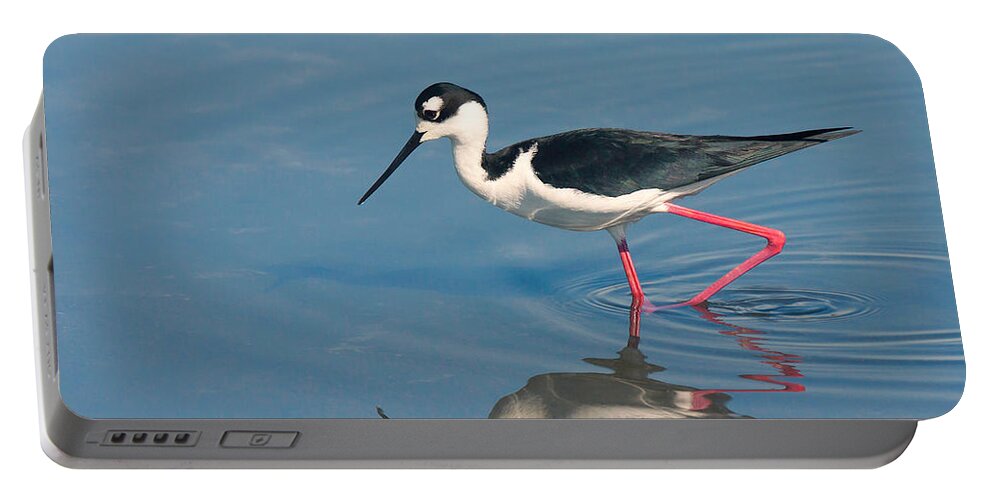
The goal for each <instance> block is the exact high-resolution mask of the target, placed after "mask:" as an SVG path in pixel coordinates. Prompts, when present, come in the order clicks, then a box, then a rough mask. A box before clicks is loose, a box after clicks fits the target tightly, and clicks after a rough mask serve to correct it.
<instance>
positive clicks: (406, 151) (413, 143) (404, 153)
mask: <svg viewBox="0 0 993 500" xmlns="http://www.w3.org/2000/svg"><path fill="white" fill-rule="evenodd" d="M422 135H424V132H417V131H416V130H415V131H414V135H412V136H410V139H408V140H407V144H404V145H403V149H401V150H400V152H399V153H397V157H396V158H394V159H393V163H390V166H389V167H386V171H385V172H383V175H380V176H379V178H378V179H376V182H374V183H373V184H372V187H371V188H369V190H368V191H366V192H365V194H364V195H362V198H360V199H359V205H361V204H362V202H364V201H365V200H367V199H368V198H369V197H370V196H372V193H375V192H376V190H377V189H379V186H382V185H383V183H384V182H386V179H389V178H390V176H391V175H393V172H395V171H396V169H397V168H399V167H400V164H401V163H403V160H406V159H407V157H408V156H410V153H412V152H413V151H414V150H415V149H417V146H420V145H421V136H422Z"/></svg>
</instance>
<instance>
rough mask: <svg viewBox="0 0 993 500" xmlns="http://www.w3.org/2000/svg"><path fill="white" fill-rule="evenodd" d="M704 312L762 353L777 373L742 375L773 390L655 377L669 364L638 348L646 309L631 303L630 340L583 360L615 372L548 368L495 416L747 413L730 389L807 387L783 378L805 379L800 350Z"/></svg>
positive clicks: (499, 404) (703, 312) (496, 410)
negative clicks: (780, 346)
mask: <svg viewBox="0 0 993 500" xmlns="http://www.w3.org/2000/svg"><path fill="white" fill-rule="evenodd" d="M693 309H695V310H696V311H697V312H698V313H699V314H700V317H701V318H703V319H705V320H707V321H709V322H711V323H714V324H716V325H718V326H720V327H721V329H720V330H718V333H720V334H722V335H728V336H731V337H734V338H735V340H736V341H737V343H738V345H739V346H740V347H741V348H742V349H744V350H747V351H753V352H757V353H760V357H761V359H762V363H763V364H765V365H768V366H770V367H772V368H773V369H774V370H775V371H776V373H775V374H743V375H740V377H741V378H743V379H746V380H752V381H757V382H763V383H767V384H770V385H773V386H776V387H772V388H768V389H734V388H727V389H716V388H715V389H699V388H695V387H688V386H683V385H676V384H669V383H666V382H663V381H661V380H656V379H653V378H650V376H651V375H652V374H655V373H660V372H662V371H664V370H665V368H664V367H662V366H658V365H655V364H652V363H649V362H648V361H647V360H646V356H645V355H644V354H643V353H642V352H641V351H640V350H639V349H638V344H639V341H640V335H641V312H640V311H639V310H638V309H637V308H632V309H631V312H630V316H629V324H628V333H629V336H628V342H627V345H626V346H624V348H622V349H621V350H620V351H618V353H617V354H618V356H617V357H616V358H611V359H600V358H585V359H583V361H585V362H587V363H589V364H591V365H595V366H599V367H602V368H607V369H609V370H610V371H611V373H593V372H581V373H546V374H542V375H536V376H534V377H531V379H529V380H528V382H527V384H526V385H525V386H524V387H522V388H521V389H520V390H518V391H517V392H515V393H513V394H510V395H507V396H504V397H503V398H501V399H500V400H499V401H497V403H496V405H495V406H494V407H493V410H492V411H490V415H489V417H490V418H748V417H747V416H746V415H741V414H738V413H735V412H734V411H732V410H731V409H729V408H728V406H727V404H728V403H729V402H730V400H731V393H763V392H764V393H772V392H803V391H804V390H805V388H804V386H803V385H801V384H799V383H797V382H794V381H783V380H781V379H782V378H792V379H796V378H802V377H803V375H802V374H801V373H800V370H799V369H798V368H797V366H798V365H799V364H800V363H801V358H800V357H799V356H797V355H793V354H788V353H784V352H779V351H773V350H770V349H767V348H765V347H763V346H762V342H761V338H762V336H763V335H765V332H761V331H758V330H754V329H751V328H745V327H741V326H738V325H734V324H731V323H728V322H727V321H725V320H723V319H721V316H719V315H717V314H715V313H713V312H711V311H710V310H709V309H708V308H707V306H706V304H703V305H698V306H694V307H693Z"/></svg>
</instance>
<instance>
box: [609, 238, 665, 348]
mask: <svg viewBox="0 0 993 500" xmlns="http://www.w3.org/2000/svg"><path fill="white" fill-rule="evenodd" d="M617 253H619V254H620V255H621V264H622V265H623V266H624V274H625V275H626V276H627V278H628V287H630V288H631V311H632V315H633V314H635V311H637V312H638V313H640V312H641V310H642V309H645V310H647V311H648V312H652V311H654V310H655V309H656V308H655V306H653V305H652V304H651V302H648V301H647V300H646V299H645V291H644V290H642V289H641V281H639V280H638V273H637V272H636V271H635V270H634V261H633V260H631V252H630V251H629V250H628V241H627V239H625V238H623V237H620V238H619V239H618V240H617ZM631 319H632V323H631V324H632V325H636V324H637V323H638V322H639V321H640V319H641V316H640V315H638V317H637V318H635V316H632V317H631ZM631 332H632V333H631V336H633V337H637V336H638V334H637V333H636V332H637V328H635V327H632V328H631Z"/></svg>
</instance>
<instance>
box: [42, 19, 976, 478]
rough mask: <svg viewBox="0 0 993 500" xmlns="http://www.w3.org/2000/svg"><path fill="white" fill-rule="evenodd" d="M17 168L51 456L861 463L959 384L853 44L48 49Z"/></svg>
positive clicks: (905, 190)
mask: <svg viewBox="0 0 993 500" xmlns="http://www.w3.org/2000/svg"><path fill="white" fill-rule="evenodd" d="M412 112H413V113H412ZM405 141H406V142H405ZM24 152H25V178H26V186H27V190H28V194H29V196H28V199H29V210H28V212H29V228H30V233H31V268H32V272H33V274H32V276H33V282H32V283H33V295H34V297H33V300H34V306H35V332H34V335H35V339H36V347H37V349H36V351H37V367H38V383H39V391H40V394H41V398H40V400H41V408H40V413H41V420H42V426H41V427H42V442H43V448H44V450H45V452H46V453H47V454H48V455H49V456H50V457H51V458H52V459H53V460H55V461H56V462H58V463H60V464H63V465H67V466H71V467H782V468H789V467H844V468H854V467H876V466H879V465H882V464H885V463H887V462H889V461H891V460H893V459H895V458H896V457H897V456H899V455H900V453H902V452H903V450H904V449H905V448H906V447H907V445H908V444H909V443H910V440H911V439H912V437H913V435H914V432H915V430H916V427H917V422H918V421H919V420H923V419H929V418H934V417H938V416H940V415H942V414H944V413H945V412H947V411H949V410H950V409H951V408H953V407H954V405H955V404H956V403H957V401H958V399H959V398H960V396H961V394H962V388H963V384H964V380H965V364H964V355H963V350H962V342H961V336H960V333H959V326H958V319H957V313H956V309H955V299H954V293H953V289H952V278H951V272H950V268H949V263H948V253H947V249H946V245H945V236H944V228H943V222H942V217H941V207H940V202H939V198H938V191H937V183H936V180H935V171H934V163H933V159H932V154H931V149H930V139H929V135H928V127H927V117H926V114H925V108H924V99H923V94H922V91H921V85H920V81H919V79H918V77H917V75H916V73H915V71H914V69H913V67H912V65H911V64H910V62H909V61H907V59H906V58H905V57H904V56H903V55H902V54H901V53H900V51H899V50H898V49H897V48H896V47H894V46H892V45H891V44H889V43H888V42H886V41H884V40H881V39H879V38H876V37H872V36H865V35H706V36H703V35H637V36H636V35H609V36H608V35H471V36H470V35H375V36H373V35H364V36H363V35H348V36H345V35H264V36H253V35H71V36H66V37H63V38H60V39H58V40H56V41H55V42H53V43H52V45H51V46H50V47H49V48H48V51H47V52H46V54H45V60H44V93H43V96H42V102H41V104H40V105H39V107H38V111H37V113H36V114H35V116H34V118H33V120H32V122H31V125H30V126H29V128H28V130H27V132H26V133H25V137H24Z"/></svg>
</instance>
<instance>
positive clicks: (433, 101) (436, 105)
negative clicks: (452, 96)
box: [421, 96, 445, 111]
mask: <svg viewBox="0 0 993 500" xmlns="http://www.w3.org/2000/svg"><path fill="white" fill-rule="evenodd" d="M444 105H445V101H444V100H443V99H442V98H440V97H438V96H434V97H432V98H430V99H428V100H426V101H424V102H422V103H421V109H423V110H424V111H441V107H442V106H444Z"/></svg>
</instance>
